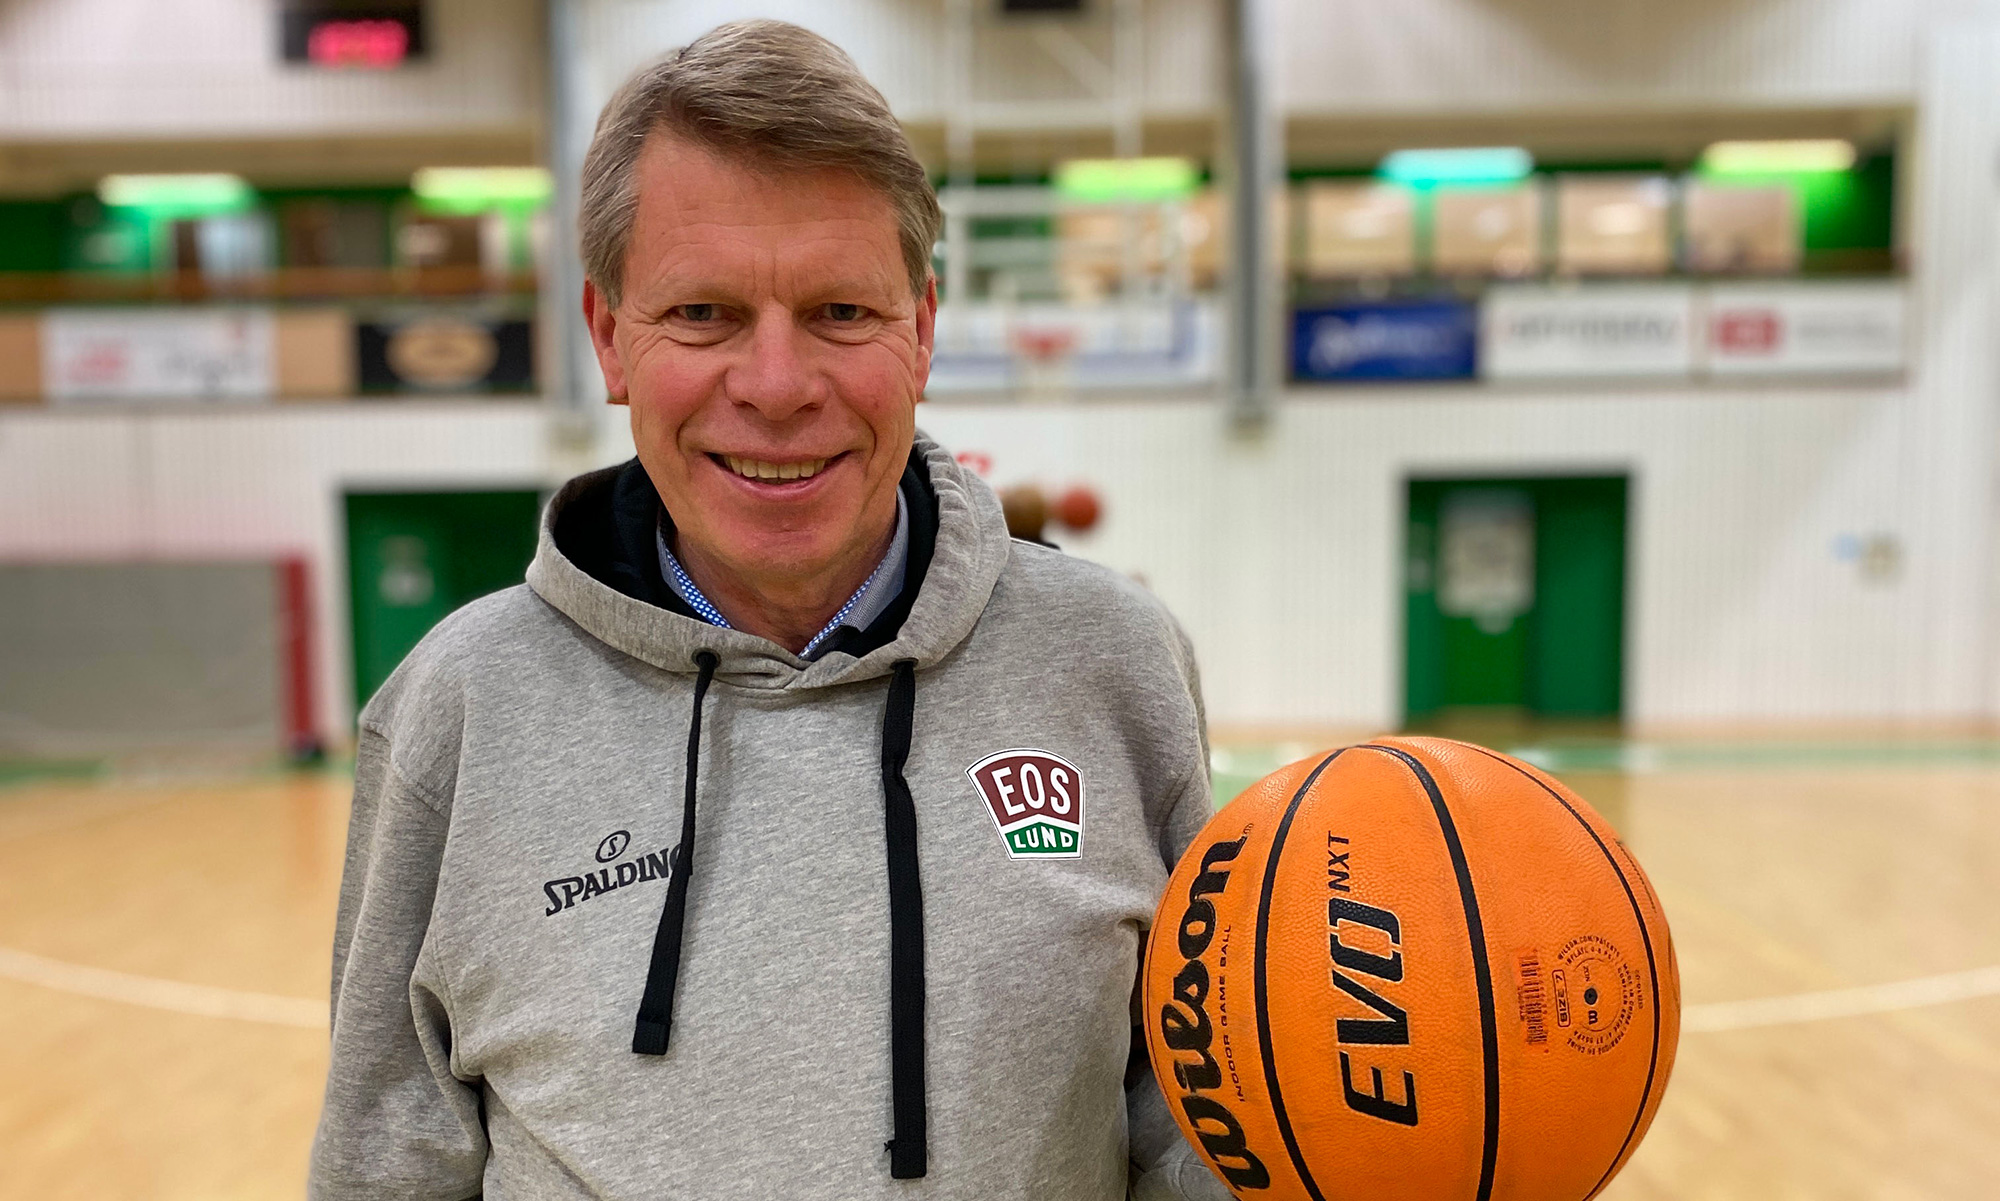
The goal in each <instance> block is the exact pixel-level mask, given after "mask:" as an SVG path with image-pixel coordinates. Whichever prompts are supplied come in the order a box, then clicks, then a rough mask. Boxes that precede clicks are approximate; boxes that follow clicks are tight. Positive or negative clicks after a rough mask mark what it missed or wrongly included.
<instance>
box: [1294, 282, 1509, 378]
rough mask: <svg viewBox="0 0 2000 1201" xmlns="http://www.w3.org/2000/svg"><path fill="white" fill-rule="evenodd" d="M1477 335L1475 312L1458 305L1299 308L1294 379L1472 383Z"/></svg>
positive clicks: (1454, 302)
mask: <svg viewBox="0 0 2000 1201" xmlns="http://www.w3.org/2000/svg"><path fill="white" fill-rule="evenodd" d="M1478 334H1479V319H1478V314H1477V312H1476V310H1475V309H1474V308H1473V306H1472V305H1470V304H1467V303H1465V302H1463V301H1457V300H1424V301H1376V302H1368V303H1360V304H1340V305H1331V306H1328V307H1325V308H1302V309H1298V310H1295V311H1294V312H1293V314H1292V377H1293V378H1294V379H1300V380H1438V379H1470V378H1471V377H1472V375H1473V372H1474V370H1475V369H1476V367H1477V364H1478V357H1477V347H1478Z"/></svg>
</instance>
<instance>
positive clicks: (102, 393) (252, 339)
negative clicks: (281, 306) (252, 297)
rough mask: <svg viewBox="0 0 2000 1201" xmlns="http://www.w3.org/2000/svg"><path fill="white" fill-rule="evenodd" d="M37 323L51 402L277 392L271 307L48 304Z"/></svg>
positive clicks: (249, 396) (252, 396)
mask: <svg viewBox="0 0 2000 1201" xmlns="http://www.w3.org/2000/svg"><path fill="white" fill-rule="evenodd" d="M41 325H42V365H43V378H44V379H45V380H46V384H45V391H46V392H47V394H48V397H49V399H50V400H51V401H52V402H55V403H68V404H76V403H89V402H93V401H187V400H233V401H247V400H264V399H267V398H269V397H270V396H271V394H272V393H273V392H274V391H275V390H276V382H277V381H276V370H275V359H276V353H275V351H276V333H275V323H274V322H273V320H272V315H271V312H270V310H268V309H258V308H187V309H169V308H159V309H143V308H130V309H117V308H105V309H50V310H49V311H48V312H46V313H44V314H43V315H42V322H41Z"/></svg>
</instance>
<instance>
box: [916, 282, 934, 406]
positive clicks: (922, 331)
mask: <svg viewBox="0 0 2000 1201" xmlns="http://www.w3.org/2000/svg"><path fill="white" fill-rule="evenodd" d="M937 305H938V299H937V276H935V275H933V276H931V278H930V282H929V283H928V284H926V285H924V295H923V299H922V300H919V301H918V302H917V349H918V350H919V351H921V352H922V354H923V356H924V358H923V362H922V363H920V364H918V367H917V375H918V377H919V378H918V380H917V383H918V387H917V403H918V404H922V403H923V402H924V395H925V391H924V385H926V384H929V383H930V380H931V357H932V355H933V354H934V353H935V352H936V350H937Z"/></svg>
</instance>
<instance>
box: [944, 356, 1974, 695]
mask: <svg viewBox="0 0 2000 1201" xmlns="http://www.w3.org/2000/svg"><path fill="white" fill-rule="evenodd" d="M1903 404H1904V401H1903V398H1901V397H1899V396H1898V395H1896V394H1895V393H1894V392H1881V391H1870V390H1853V389H1840V388H1828V389H1816V390H1776V389H1771V390H1755V391H1731V392H1723V391H1688V390H1679V389H1669V390H1657V391H1653V392H1650V393H1631V394H1625V395H1619V396H1615V397H1605V396H1604V395H1603V394H1602V393H1594V392H1583V391H1571V392H1544V393H1541V394H1535V393H1528V392H1520V391H1509V392H1491V391H1484V390H1479V389H1473V388H1459V389H1443V388H1422V389H1414V390H1410V389H1395V388H1370V389H1364V390H1350V391H1338V392H1328V391H1321V390H1315V391H1311V392H1297V393H1294V394H1292V395H1291V396H1290V397H1289V398H1288V400H1287V402H1286V403H1285V405H1284V406H1283V407H1282V408H1281V409H1280V411H1279V413H1278V416H1277V419H1276V421H1275V422H1274V424H1273V425H1272V427H1271V428H1270V429H1269V430H1268V431H1267V432H1266V433H1264V434H1263V435H1261V436H1259V437H1256V438H1254V439H1248V440H1245V439H1238V438H1236V437H1233V436H1232V435H1230V434H1228V433H1226V432H1225V430H1224V428H1223V426H1222V421H1221V415H1220V413H1219V412H1218V411H1217V410H1216V409H1215V408H1214V407H1212V406H1210V405H1207V404H1203V403H1159V404H1147V405H1101V406H1094V407H1088V408H1070V409H1059V410H1047V409H1040V410H1038V409H1027V408H1020V407H971V406H954V405H950V404H947V403H942V402H936V403H933V404H931V405H928V406H926V408H925V410H924V411H923V412H922V413H921V414H920V420H921V422H922V424H923V425H924V427H925V428H926V429H928V430H929V431H930V432H932V433H933V434H935V435H936V436H938V437H939V438H940V439H942V440H944V441H945V442H946V443H947V444H948V445H952V446H955V447H957V448H959V449H962V450H978V451H983V452H985V453H987V454H989V455H991V456H992V459H993V464H994V466H993V473H992V478H993V479H994V481H995V482H996V483H999V484H1003V485H1004V484H1010V483H1018V482H1027V481H1034V482H1038V483H1040V484H1042V485H1043V486H1045V487H1052V488H1060V487H1064V486H1067V485H1069V484H1070V483H1073V482H1077V481H1088V482H1090V483H1092V484H1093V485H1095V486H1096V487H1097V488H1098V489H1099V490H1100V492H1101V494H1102V495H1103V496H1104V498H1105V502H1106V517H1105V520H1104V522H1103V525H1102V527H1101V529H1100V531H1098V532H1095V533H1093V534H1092V535H1090V536H1088V537H1086V538H1082V539H1075V540H1069V539H1062V538H1061V535H1060V534H1058V535H1057V536H1058V538H1059V540H1063V541H1065V542H1066V543H1068V549H1070V550H1072V551H1073V552H1075V553H1079V554H1084V555H1088V556H1089V557H1092V558H1095V559H1098V560H1100V561H1102V562H1105V563H1107V564H1109V565H1111V566H1113V567H1115V568H1117V569H1119V570H1121V571H1125V572H1128V573H1132V574H1137V575H1140V576H1142V577H1143V578H1145V580H1146V581H1147V582H1148V583H1149V584H1150V585H1151V586H1152V587H1153V589H1154V590H1155V591H1156V592H1157V593H1158V594H1159V595H1160V596H1161V598H1162V599H1163V600H1165V601H1166V602H1167V604H1168V605H1169V606H1170V607H1171V608H1172V609H1173V610H1174V612H1175V613H1177V614H1178V615H1179V616H1180V617H1181V620H1182V621H1183V622H1184V623H1185V624H1186V625H1187V627H1188V629H1189V632H1190V634H1191V635H1192V636H1193V638H1194V640H1195V644H1196V648H1197V650H1198V651H1199V653H1200V656H1201V662H1202V670H1203V674H1204V679H1205V683H1206V688H1207V692H1208V700H1209V707H1210V715H1211V717H1212V719H1213V720H1214V721H1216V722H1217V723H1220V724H1230V725H1239V726H1240V725H1302V724H1320V725H1328V726H1381V725H1388V724H1391V723H1393V722H1394V721H1396V720H1397V718H1398V717H1399V716H1400V713H1401V704H1402V679H1401V676H1402V614H1401V604H1402V593H1401V566H1400V556H1401V554H1402V513H1403V497H1404V492H1403V488H1404V482H1405V480H1406V479H1407V478H1409V477H1410V476H1412V475H1433V476H1435V475H1451V474H1457V473H1464V474H1468V475H1480V474H1516V473H1530V474H1532V473H1538V472H1545V471H1546V472H1565V473H1571V474H1578V473H1597V472H1629V473H1631V475H1632V477H1633V492H1632V500H1631V505H1632V509H1631V539H1632V540H1631V545H1630V555H1631V559H1630V577H1629V588H1630V595H1629V600H1630V611H1631V613H1632V615H1633V620H1632V621H1631V623H1630V628H1629V630H1628V634H1627V638H1628V643H1627V658H1626V666H1627V673H1626V674H1627V679H1628V695H1627V702H1628V706H1629V715H1630V716H1631V717H1632V718H1634V719H1635V720H1637V721H1640V722H1642V723H1645V722H1650V723H1675V722H1679V723H1686V722H1699V721H1712V720H1718V719H1728V718H1735V717H1742V716H1746V715H1752V716H1755V717H1757V718H1760V719H1775V720H1786V719H1791V720H1804V719H1826V718H1892V717H1893V718H1919V717H1936V716H1939V715H1941V714H1945V713H1950V712H1954V711H1955V710H1956V706H1957V703H1958V698H1957V697H1956V696H1955V695H1954V694H1953V693H1952V692H1951V690H1950V688H1949V687H1948V681H1945V680H1941V679H1939V678H1938V676H1937V675H1936V673H1935V664H1936V663H1937V661H1938V658H1939V656H1940V654H1949V653H1950V651H1951V647H1950V646H1949V645H1942V646H1940V645H1936V644H1937V643H1939V642H1941V641H1944V640H1946V639H1948V638H1949V637H1950V636H1949V635H1948V634H1947V633H1945V632H1944V631H1941V630H1935V629H1932V628H1930V627H1929V626H1928V625H1927V620H1926V619H1927V618H1928V617H1930V616H1932V615H1933V610H1934V607H1933V606H1932V605H1931V604H1930V603H1929V598H1928V597H1927V596H1926V595H1925V592H1924V581H1923V580H1921V579H1919V578H1917V574H1916V573H1915V572H1912V573H1909V574H1906V575H1905V576H1903V577H1902V578H1900V579H1898V580H1896V581H1893V582H1890V583H1886V584H1881V583H1871V582H1869V581H1866V580H1864V579H1863V578H1862V577H1861V575H1860V573H1859V572H1858V571H1857V570H1856V568H1855V565H1854V564H1853V563H1851V562H1848V561H1844V560H1843V559H1841V558H1840V557H1839V556H1838V555H1837V554H1836V553H1835V545H1836V541H1837V540H1838V539H1839V538H1840V537H1841V536H1842V535H1844V534H1861V535H1866V534H1870V533H1874V532H1876V531H1879V530H1883V529H1891V530H1894V529H1898V528H1902V527H1900V525H1899V523H1898V521H1897V515H1898V497H1897V495H1896V491H1897V490H1896V483H1897V480H1896V470H1895V465H1896V453H1895V452H1896V449H1897V448H1896V445H1895V430H1894V427H1895V424H1896V421H1897V414H1898V411H1899V409H1900V408H1901V407H1902V406H1903ZM1913 553H1916V552H1915V551H1914V549H1913ZM1912 652H1917V653H1914V654H1913V653H1912Z"/></svg>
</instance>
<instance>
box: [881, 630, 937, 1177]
mask: <svg viewBox="0 0 2000 1201" xmlns="http://www.w3.org/2000/svg"><path fill="white" fill-rule="evenodd" d="M916 708H917V663H916V660H914V659H901V660H898V661H897V663H896V666H895V673H894V674H893V675H891V676H890V677H889V703H888V705H887V706H886V707H885V708H884V709H883V712H882V823H883V827H884V832H885V834H886V836H887V839H886V840H887V842H888V847H889V1080H890V1089H891V1107H892V1108H893V1109H894V1111H895V1118H896V1132H895V1137H894V1138H892V1139H890V1140H889V1175H890V1176H892V1177H894V1178H895V1179H897V1180H915V1179H917V1178H918V1177H920V1176H922V1175H923V1174H924V1171H925V1169H926V1167H927V1166H928V1161H929V1152H928V1150H927V1147H928V1143H929V1137H930V1136H929V1126H930V1116H929V1113H928V1112H927V1111H926V1109H925V1108H924V886H923V881H922V879H921V878H920V877H919V876H918V874H917V806H916V802H915V801H914V800H912V799H911V797H910V785H909V782H908V781H907V780H905V779H903V764H904V763H905V762H907V761H908V760H909V757H910V727H911V725H912V723H913V719H914V717H915V715H916Z"/></svg>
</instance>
